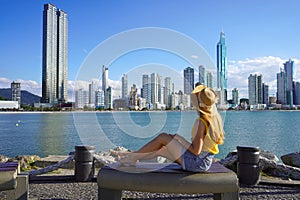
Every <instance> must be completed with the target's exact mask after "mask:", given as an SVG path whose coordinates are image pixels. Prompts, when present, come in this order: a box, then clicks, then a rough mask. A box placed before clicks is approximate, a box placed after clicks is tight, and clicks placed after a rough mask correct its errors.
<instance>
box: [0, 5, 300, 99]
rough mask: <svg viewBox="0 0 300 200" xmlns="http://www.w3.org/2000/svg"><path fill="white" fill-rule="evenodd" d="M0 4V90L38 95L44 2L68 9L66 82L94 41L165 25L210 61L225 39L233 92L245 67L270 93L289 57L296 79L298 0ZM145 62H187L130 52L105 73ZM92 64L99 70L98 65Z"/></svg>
mask: <svg viewBox="0 0 300 200" xmlns="http://www.w3.org/2000/svg"><path fill="white" fill-rule="evenodd" d="M0 2H1V7H2V9H1V13H0V15H1V16H0V27H1V31H0V36H1V37H0V88H7V87H10V82H12V81H13V80H20V82H21V87H22V89H26V90H29V91H31V92H33V93H36V94H40V93H41V72H42V67H41V65H42V56H41V55H42V13H43V4H44V3H52V4H54V5H55V6H56V7H58V8H60V9H62V10H64V11H65V12H67V14H68V18H69V81H70V85H72V84H73V81H75V80H76V75H77V73H78V71H79V69H80V67H81V65H82V63H83V62H84V60H85V59H86V58H87V56H88V55H89V53H90V52H91V51H92V50H93V49H95V48H96V47H97V45H99V44H100V43H101V42H103V41H105V40H107V39H108V38H110V37H112V36H113V35H115V34H118V33H121V32H124V31H128V30H131V29H135V28H143V27H160V28H167V29H172V30H175V31H178V32H180V33H182V34H185V35H187V36H188V37H190V38H192V39H193V40H195V41H196V42H197V43H199V44H200V45H201V46H202V47H203V48H204V49H205V50H206V51H207V53H208V55H209V56H210V57H211V58H212V59H213V60H214V61H215V57H216V44H217V42H218V40H219V35H220V32H221V31H222V30H223V31H224V32H225V35H226V43H227V57H228V77H229V80H228V87H229V88H228V89H229V90H231V89H232V88H233V87H237V88H239V89H240V91H241V97H242V96H247V92H246V88H247V78H248V76H249V74H250V73H261V74H263V79H264V80H265V82H266V83H267V84H269V85H270V88H271V91H272V92H273V93H274V87H275V86H276V82H275V79H276V73H277V72H279V69H280V67H282V63H283V62H285V61H286V60H288V59H289V58H292V59H293V60H294V61H295V70H294V71H295V72H294V78H295V79H296V80H298V79H299V76H300V75H299V74H300V73H299V72H300V70H298V68H299V67H298V66H299V64H300V62H299V61H298V59H299V55H300V48H299V47H300V37H299V35H300V26H299V23H300V12H299V7H300V2H299V1H298V0H286V1H280V0H244V1H238V0H235V1H234V0H229V1H223V0H214V1H211V0H198V1H197V0H187V1H179V0H172V1H170V0H167V1H160V0H142V1H140V0H130V1H129V0H127V1H125V0H123V1H109V0H107V1H98V0H88V1H78V0H77V1H76V0H74V1H70V0H69V1H68V0H64V1H63V0H60V1H58V0H55V1H43V0H31V1H21V0H19V1H18V0H0ZM124 57H125V56H124ZM135 58H138V59H135ZM132 60H137V61H136V62H133V61H132ZM166 60H168V61H166ZM172 60H173V61H172ZM122 62H123V63H122ZM149 62H150V63H151V62H153V63H163V64H169V65H171V66H172V67H174V69H175V70H178V71H180V70H183V69H184V68H185V67H187V63H185V62H183V61H178V60H176V59H173V58H172V55H167V54H158V53H157V52H154V51H153V52H151V51H148V52H142V53H139V52H137V53H136V55H134V53H133V55H128V58H127V59H126V58H124V59H123V60H122V59H120V60H119V61H118V62H116V63H115V65H117V64H118V65H119V66H115V67H112V68H111V70H109V77H110V79H112V80H114V81H115V82H114V83H115V84H116V85H118V84H119V83H118V82H117V81H119V79H120V76H121V74H122V73H126V72H128V71H129V70H130V69H132V68H133V67H136V66H138V65H141V64H143V63H149ZM96 65H98V66H99V72H97V73H100V70H101V66H102V63H96ZM298 71H299V72H298ZM97 73H96V74H97ZM112 84H113V83H112ZM116 87H117V86H116Z"/></svg>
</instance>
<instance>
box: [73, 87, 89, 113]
mask: <svg viewBox="0 0 300 200" xmlns="http://www.w3.org/2000/svg"><path fill="white" fill-rule="evenodd" d="M88 104H89V93H88V91H85V90H84V89H79V90H77V91H75V107H76V108H81V109H83V108H84V107H86V106H88Z"/></svg>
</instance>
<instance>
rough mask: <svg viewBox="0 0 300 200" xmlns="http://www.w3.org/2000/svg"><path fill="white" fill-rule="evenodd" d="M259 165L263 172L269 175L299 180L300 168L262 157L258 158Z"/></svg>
mask: <svg viewBox="0 0 300 200" xmlns="http://www.w3.org/2000/svg"><path fill="white" fill-rule="evenodd" d="M259 166H260V168H261V169H262V171H263V172H265V173H266V174H268V175H270V176H277V177H281V178H285V179H293V180H300V168H296V167H292V166H288V165H284V164H281V163H276V162H275V161H271V160H268V159H267V158H263V157H262V158H260V160H259Z"/></svg>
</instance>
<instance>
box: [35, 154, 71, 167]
mask: <svg viewBox="0 0 300 200" xmlns="http://www.w3.org/2000/svg"><path fill="white" fill-rule="evenodd" d="M68 157H69V156H61V155H49V156H47V157H45V158H40V159H38V160H36V161H35V162H34V165H35V166H37V167H40V168H45V167H49V166H51V165H55V164H57V163H59V162H61V161H62V160H65V159H67V158H68ZM74 163H75V161H74V160H71V161H70V162H67V163H63V164H62V165H61V166H60V168H62V169H74V166H75V164H74Z"/></svg>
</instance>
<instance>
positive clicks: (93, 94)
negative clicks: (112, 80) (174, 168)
mask: <svg viewBox="0 0 300 200" xmlns="http://www.w3.org/2000/svg"><path fill="white" fill-rule="evenodd" d="M96 90H97V84H96V83H95V82H94V81H92V83H90V84H89V104H90V106H92V107H94V106H95V102H96Z"/></svg>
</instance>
